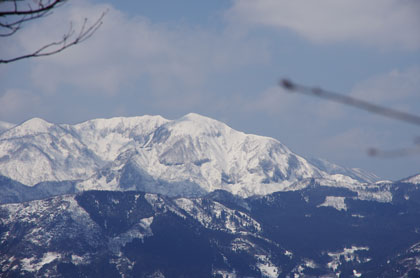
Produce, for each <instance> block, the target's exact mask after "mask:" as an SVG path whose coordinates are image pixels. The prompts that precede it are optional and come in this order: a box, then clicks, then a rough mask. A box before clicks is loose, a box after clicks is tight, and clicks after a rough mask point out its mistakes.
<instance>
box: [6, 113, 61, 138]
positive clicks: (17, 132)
mask: <svg viewBox="0 0 420 278" xmlns="http://www.w3.org/2000/svg"><path fill="white" fill-rule="evenodd" d="M52 126H54V124H52V123H49V122H47V121H45V120H43V119H41V118H32V119H29V120H27V121H25V122H23V123H21V124H20V125H18V126H15V127H14V128H11V129H9V130H7V131H5V132H4V133H3V134H2V135H1V137H2V138H3V139H8V138H14V137H23V136H27V135H35V134H40V133H48V132H49V130H50V128H51V127H52Z"/></svg>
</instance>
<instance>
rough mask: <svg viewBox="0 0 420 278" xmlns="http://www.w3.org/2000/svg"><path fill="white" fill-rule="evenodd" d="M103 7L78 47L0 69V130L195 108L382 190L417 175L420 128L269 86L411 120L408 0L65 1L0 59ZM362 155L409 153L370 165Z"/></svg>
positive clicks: (411, 10)
mask: <svg viewBox="0 0 420 278" xmlns="http://www.w3.org/2000/svg"><path fill="white" fill-rule="evenodd" d="M0 8H1V7H0ZM104 11H106V12H107V13H106V16H105V18H104V20H103V25H102V26H101V27H100V29H98V30H97V32H96V33H95V34H94V35H93V36H92V37H91V38H90V39H89V40H87V41H85V42H83V43H81V44H79V45H76V46H74V47H71V48H69V49H67V50H65V51H63V52H61V53H59V54H56V55H53V56H48V57H42V58H34V59H25V60H21V61H18V62H14V63H10V64H1V65H0V121H6V122H11V123H15V124H19V123H21V122H23V121H25V120H28V119H30V118H33V117H40V118H43V119H45V120H47V121H49V122H53V123H69V124H74V123H79V122H82V121H86V120H89V119H93V118H110V117H116V116H138V115H146V114H148V115H162V116H163V117H165V118H168V119H177V118H180V117H182V116H183V115H185V114H187V113H190V112H195V113H199V114H202V115H204V116H208V117H211V118H214V119H217V120H220V121H223V122H225V123H226V124H228V125H229V126H231V127H232V128H234V129H237V130H240V131H244V132H246V133H253V134H258V135H263V136H270V137H274V138H276V139H278V140H279V141H280V142H282V143H284V144H285V145H286V146H288V147H289V148H290V149H291V150H292V151H293V152H295V153H297V154H299V155H302V156H304V157H306V158H311V157H318V158H323V159H326V160H329V161H331V162H334V163H337V164H339V165H342V166H345V167H357V168H362V169H365V170H368V171H371V172H373V173H375V174H377V175H378V176H380V177H382V178H384V179H391V180H398V179H401V178H404V177H407V176H410V175H413V174H416V173H420V146H419V143H418V141H419V139H418V138H419V137H420V126H416V125H412V124H408V123H404V122H399V121H396V120H393V119H388V118H384V117H381V116H378V115H374V114H371V113H368V112H365V111H361V110H357V109H355V108H352V107H347V106H343V105H341V104H336V103H332V102H329V101H326V100H321V99H318V98H314V97H310V96H305V95H299V94H290V93H288V92H286V91H285V90H284V89H282V88H280V87H279V86H278V83H279V80H280V79H282V78H289V79H291V80H293V81H294V82H297V83H300V84H304V85H308V86H316V87H321V88H324V89H327V90H330V91H334V92H337V93H340V94H344V95H348V96H352V97H356V98H360V99H364V100H367V101H369V102H372V103H375V104H378V105H382V106H386V107H391V108H394V109H398V110H402V111H406V112H409V113H413V114H418V115H419V114H420V16H418V15H419V14H420V1H418V0H370V1H364V0H343V1H336V0H318V1H306V0H294V1H290V0H289V1H286V0H261V1H255V0H224V1H221V0H212V1H196V0H178V1H163V0H154V1H146V0H137V1H116V0H109V1H106V0H72V1H68V2H67V3H66V4H65V5H63V6H61V7H59V8H57V9H56V10H55V11H54V12H53V13H52V14H51V15H49V16H48V17H45V18H43V19H40V20H36V21H32V22H30V23H28V24H26V25H24V26H23V28H22V29H21V30H20V31H19V32H17V33H16V34H15V35H13V36H10V37H6V38H0V56H1V58H11V57H14V56H18V55H22V54H26V53H28V52H31V51H33V50H35V49H37V48H39V47H41V46H43V45H45V44H47V43H49V42H53V41H57V40H59V39H60V38H61V37H62V36H63V34H65V33H66V31H67V30H68V28H69V25H70V23H71V24H72V26H73V28H74V29H75V30H78V28H80V26H81V24H82V22H83V20H84V18H87V19H88V23H89V22H91V23H92V22H94V21H95V20H96V19H97V18H98V17H99V16H100V14H101V13H102V12H104ZM416 142H417V143H416ZM369 148H376V149H380V150H384V151H388V150H389V151H392V150H399V149H403V150H408V151H406V153H407V154H406V155H404V156H399V157H392V158H383V157H372V156H369V155H368V154H367V150H368V149H369Z"/></svg>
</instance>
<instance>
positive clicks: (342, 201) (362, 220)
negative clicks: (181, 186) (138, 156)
mask: <svg viewBox="0 0 420 278" xmlns="http://www.w3.org/2000/svg"><path fill="white" fill-rule="evenodd" d="M391 191H392V195H393V198H392V201H391V202H389V203H381V202H376V201H365V200H359V199H355V198H354V197H355V195H356V193H355V192H352V191H350V190H348V189H344V188H334V187H323V186H319V185H317V184H312V185H311V186H308V187H307V188H305V189H302V190H297V191H293V192H277V193H273V194H270V195H267V196H263V197H258V196H254V197H250V198H247V199H244V198H240V197H238V196H234V195H232V194H230V193H228V192H226V191H215V192H212V193H210V194H208V195H207V196H205V197H203V198H185V197H184V198H169V197H165V196H162V195H156V194H150V193H142V192H108V191H86V192H83V193H79V194H77V195H67V196H58V197H53V198H49V199H45V200H39V201H32V202H27V203H21V204H7V205H2V206H0V219H1V222H0V223H1V225H0V236H1V245H0V254H1V255H0V264H1V266H2V268H1V276H2V277H44V276H49V277H296V276H295V275H297V276H298V277H322V276H324V277H338V276H339V277H359V275H362V277H419V275H420V248H419V246H420V222H419V221H418V219H420V186H419V185H416V184H407V183H395V184H393V185H392V188H391Z"/></svg>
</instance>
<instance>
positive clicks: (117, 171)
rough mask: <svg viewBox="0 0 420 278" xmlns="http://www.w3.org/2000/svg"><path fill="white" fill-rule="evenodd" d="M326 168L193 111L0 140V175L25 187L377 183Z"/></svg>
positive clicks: (39, 130) (178, 188) (25, 127)
mask: <svg viewBox="0 0 420 278" xmlns="http://www.w3.org/2000/svg"><path fill="white" fill-rule="evenodd" d="M318 162H319V161H318ZM326 165H327V162H325V161H324V162H323V164H322V165H321V164H320V163H310V162H308V161H307V160H305V159H304V158H303V157H301V156H299V155H297V154H295V153H293V152H292V151H290V150H289V149H288V148H287V147H286V146H285V145H283V144H282V143H280V142H279V141H277V140H275V139H273V138H268V137H263V136H257V135H251V134H245V133H243V132H239V131H236V130H234V129H232V128H230V127H229V126H227V125H226V124H224V123H221V122H219V121H216V120H213V119H210V118H207V117H204V116H201V115H198V114H193V113H192V114H187V115H186V116H184V117H182V118H180V119H177V120H167V119H164V118H162V117H161V116H141V117H129V118H124V117H118V118H111V119H96V120H91V121H87V122H84V123H81V124H76V125H68V124H52V123H48V122H46V121H44V120H42V119H39V118H34V119H31V120H29V121H26V122H24V123H23V124H21V125H18V126H15V127H12V128H10V129H8V130H6V131H4V132H3V133H1V134H0V174H1V175H3V176H6V177H9V178H11V179H13V180H15V181H18V182H20V183H22V184H25V185H28V186H35V185H36V184H38V183H40V182H46V181H70V180H71V181H76V180H77V181H78V183H77V185H76V188H77V190H80V191H83V190H90V189H99V190H133V189H138V190H144V191H147V192H155V193H163V194H166V195H171V196H179V195H183V196H201V195H203V194H205V193H207V192H211V191H214V190H216V189H223V190H226V191H229V192H231V193H234V194H238V195H241V196H251V195H255V194H268V193H271V192H275V191H280V190H290V189H293V188H296V184H297V183H299V182H301V181H305V180H310V179H317V180H319V181H321V182H322V183H326V184H328V183H334V184H339V186H344V187H352V186H353V187H354V186H355V185H360V183H361V182H371V181H374V180H375V179H377V177H376V176H374V175H373V174H370V173H366V172H361V171H360V170H357V169H345V171H335V172H334V171H329V170H330V169H344V168H342V167H340V166H337V165H335V164H332V163H328V167H326ZM299 186H300V187H301V186H302V183H300V185H299Z"/></svg>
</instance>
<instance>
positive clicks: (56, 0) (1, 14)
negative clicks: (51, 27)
mask: <svg viewBox="0 0 420 278" xmlns="http://www.w3.org/2000/svg"><path fill="white" fill-rule="evenodd" d="M17 1H18V0H11V1H10V2H13V4H14V9H13V10H9V11H0V17H4V16H10V15H34V14H39V13H45V12H48V11H50V10H52V9H53V8H55V7H57V6H58V5H60V4H62V3H64V2H66V1H67V0H54V1H51V0H50V1H46V2H47V4H46V5H44V1H42V0H41V1H39V2H38V4H37V8H35V9H33V8H32V6H31V5H30V4H29V6H28V8H27V9H25V10H19V9H18V5H17ZM1 2H3V3H5V2H8V1H4V0H3V1H0V3H1Z"/></svg>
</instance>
